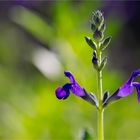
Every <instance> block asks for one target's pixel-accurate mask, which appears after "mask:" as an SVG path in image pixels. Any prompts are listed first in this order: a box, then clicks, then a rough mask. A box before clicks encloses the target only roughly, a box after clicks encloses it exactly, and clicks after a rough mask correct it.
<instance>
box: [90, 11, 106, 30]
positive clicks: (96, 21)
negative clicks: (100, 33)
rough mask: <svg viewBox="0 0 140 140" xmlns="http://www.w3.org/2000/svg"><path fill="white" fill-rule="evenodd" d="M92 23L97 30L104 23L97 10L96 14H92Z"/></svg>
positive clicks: (101, 15)
mask: <svg viewBox="0 0 140 140" xmlns="http://www.w3.org/2000/svg"><path fill="white" fill-rule="evenodd" d="M92 23H94V24H95V25H96V27H97V28H98V27H101V25H102V24H103V23H104V17H103V14H102V13H101V12H100V11H99V10H97V11H96V12H93V14H92Z"/></svg>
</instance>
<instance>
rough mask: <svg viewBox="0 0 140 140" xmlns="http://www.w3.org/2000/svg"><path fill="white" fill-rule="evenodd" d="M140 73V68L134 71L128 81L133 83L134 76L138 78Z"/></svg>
mask: <svg viewBox="0 0 140 140" xmlns="http://www.w3.org/2000/svg"><path fill="white" fill-rule="evenodd" d="M139 75H140V69H139V70H135V71H133V72H132V74H131V76H130V78H129V80H128V83H131V82H132V81H133V80H134V78H136V77H137V76H139Z"/></svg>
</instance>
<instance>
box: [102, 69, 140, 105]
mask: <svg viewBox="0 0 140 140" xmlns="http://www.w3.org/2000/svg"><path fill="white" fill-rule="evenodd" d="M139 75H140V70H135V71H133V72H132V74H131V76H130V78H129V79H128V80H127V81H126V82H125V84H123V85H122V86H121V87H120V88H119V89H118V90H117V91H116V92H115V93H114V94H112V95H111V96H110V97H109V98H108V99H107V100H106V101H105V102H104V106H106V105H107V104H108V103H110V102H112V101H115V100H117V99H120V98H122V97H126V96H128V95H130V94H132V93H133V90H134V87H135V88H136V91H137V97H138V102H140V83H139V82H133V80H134V79H135V78H136V77H138V76H139Z"/></svg>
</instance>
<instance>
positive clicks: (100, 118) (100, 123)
mask: <svg viewBox="0 0 140 140" xmlns="http://www.w3.org/2000/svg"><path fill="white" fill-rule="evenodd" d="M97 46H98V48H99V44H98V45H97ZM97 57H98V61H99V66H100V65H101V61H102V56H101V51H100V49H98V51H97ZM97 80H98V85H97V86H98V100H99V108H98V139H99V140H104V109H103V106H102V99H103V97H102V69H98V70H97Z"/></svg>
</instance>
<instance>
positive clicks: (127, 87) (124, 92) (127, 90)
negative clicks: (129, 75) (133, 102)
mask: <svg viewBox="0 0 140 140" xmlns="http://www.w3.org/2000/svg"><path fill="white" fill-rule="evenodd" d="M133 89H134V87H133V85H132V84H129V83H127V82H126V83H125V84H124V85H123V86H122V87H120V88H119V91H118V93H117V96H119V97H125V96H128V95H129V94H131V93H132V92H133Z"/></svg>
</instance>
